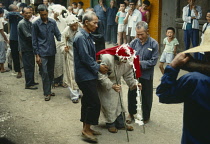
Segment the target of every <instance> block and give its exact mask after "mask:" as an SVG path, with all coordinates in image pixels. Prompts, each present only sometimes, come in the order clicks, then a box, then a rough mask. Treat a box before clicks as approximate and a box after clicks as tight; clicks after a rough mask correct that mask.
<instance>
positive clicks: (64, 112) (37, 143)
mask: <svg viewBox="0 0 210 144" xmlns="http://www.w3.org/2000/svg"><path fill="white" fill-rule="evenodd" d="M107 47H109V46H107ZM184 73H186V72H184V71H181V72H180V75H183V74H184ZM161 76H162V75H161V73H160V71H159V68H158V66H156V67H155V75H154V89H153V92H154V95H153V97H154V101H153V108H152V113H151V121H150V122H149V123H148V124H146V125H145V130H146V132H145V134H144V133H143V127H142V126H138V125H137V124H132V125H133V126H134V131H133V132H129V138H130V142H129V143H130V144H178V143H180V140H181V133H182V115H183V104H171V105H166V104H160V103H159V102H158V97H157V96H156V94H155V91H156V87H157V86H158V84H159V83H160V81H159V79H160V78H161ZM37 78H38V82H39V86H38V87H39V89H38V90H34V91H33V90H25V89H24V78H21V79H16V77H15V76H14V75H13V73H12V72H8V73H3V74H2V73H0V91H1V92H0V144H2V139H3V138H7V139H9V140H10V141H12V142H13V143H15V144H85V143H87V142H84V141H83V140H82V139H81V130H82V123H81V122H80V121H79V119H80V107H81V105H80V103H78V104H73V103H72V102H71V100H70V97H69V91H68V89H65V88H56V89H53V92H55V93H56V96H55V97H52V99H51V100H50V101H49V102H45V101H44V97H43V92H42V82H41V78H40V77H37ZM37 78H36V79H37ZM127 89H128V88H127V86H126V85H123V97H124V104H125V105H126V106H127V97H126V95H127ZM126 115H127V114H126ZM94 129H95V130H99V131H101V132H102V135H101V136H98V139H99V143H100V144H118V143H120V144H127V143H128V142H127V138H126V132H125V131H124V130H120V131H118V133H116V134H112V133H109V132H108V131H107V129H106V128H105V123H104V117H103V114H101V117H100V124H99V126H95V127H94ZM7 144H9V143H7Z"/></svg>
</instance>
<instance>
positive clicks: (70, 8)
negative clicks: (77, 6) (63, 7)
mask: <svg viewBox="0 0 210 144" xmlns="http://www.w3.org/2000/svg"><path fill="white" fill-rule="evenodd" d="M68 11H69V14H73V7H72V6H69V7H68Z"/></svg>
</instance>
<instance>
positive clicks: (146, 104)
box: [128, 78, 153, 121]
mask: <svg viewBox="0 0 210 144" xmlns="http://www.w3.org/2000/svg"><path fill="white" fill-rule="evenodd" d="M139 82H140V83H141V85H142V91H141V95H142V111H143V119H144V121H146V120H148V119H149V118H150V112H151V109H152V101H153V79H151V80H147V79H143V78H140V79H139ZM136 96H137V94H136V90H132V91H130V90H128V112H129V114H132V115H133V114H136V113H137V111H136V104H137V101H136Z"/></svg>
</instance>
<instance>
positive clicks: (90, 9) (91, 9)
mask: <svg viewBox="0 0 210 144" xmlns="http://www.w3.org/2000/svg"><path fill="white" fill-rule="evenodd" d="M87 11H92V12H93V11H94V9H93V8H92V7H89V8H86V9H85V12H87Z"/></svg>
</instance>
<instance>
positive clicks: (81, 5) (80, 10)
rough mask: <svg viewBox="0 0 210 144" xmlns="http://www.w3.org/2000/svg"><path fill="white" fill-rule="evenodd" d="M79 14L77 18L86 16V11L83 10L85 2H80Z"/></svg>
mask: <svg viewBox="0 0 210 144" xmlns="http://www.w3.org/2000/svg"><path fill="white" fill-rule="evenodd" d="M77 5H78V13H77V17H79V16H82V15H83V14H84V9H83V8H82V7H83V5H84V3H83V2H81V1H80V2H78V4H77Z"/></svg>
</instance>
